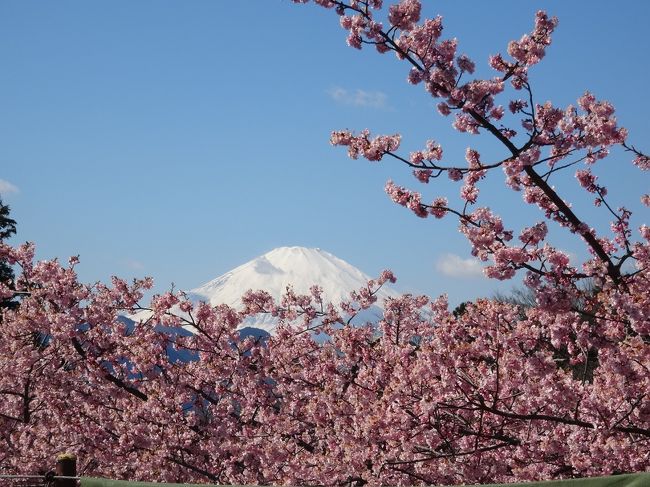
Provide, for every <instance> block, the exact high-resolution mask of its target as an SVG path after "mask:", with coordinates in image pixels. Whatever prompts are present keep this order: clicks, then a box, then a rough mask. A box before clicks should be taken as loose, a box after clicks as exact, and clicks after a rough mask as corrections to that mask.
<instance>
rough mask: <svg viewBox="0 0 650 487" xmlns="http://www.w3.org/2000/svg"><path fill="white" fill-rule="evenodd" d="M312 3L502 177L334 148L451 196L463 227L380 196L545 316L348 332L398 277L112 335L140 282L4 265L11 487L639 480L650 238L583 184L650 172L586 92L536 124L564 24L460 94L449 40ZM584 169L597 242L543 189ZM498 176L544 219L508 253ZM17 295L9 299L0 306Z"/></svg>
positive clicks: (350, 140)
mask: <svg viewBox="0 0 650 487" xmlns="http://www.w3.org/2000/svg"><path fill="white" fill-rule="evenodd" d="M295 1H296V3H308V1H307V0H295ZM314 3H316V4H318V5H320V6H321V7H325V8H329V9H332V10H334V11H335V12H336V13H337V14H338V15H339V18H340V22H341V25H342V26H343V28H345V29H346V30H347V31H348V43H349V44H350V45H351V46H352V47H355V48H361V47H363V46H364V45H372V46H374V47H375V48H376V49H377V50H378V51H379V52H380V53H390V52H392V53H394V54H396V55H397V57H398V58H399V59H401V60H403V61H404V62H405V63H406V64H407V65H408V67H409V74H408V80H409V82H410V83H412V84H420V85H423V86H424V88H425V90H426V91H427V92H428V93H430V95H431V96H432V97H434V98H436V99H437V100H438V101H439V104H438V110H439V112H440V113H441V114H442V115H443V116H453V126H454V128H455V129H456V130H459V131H461V132H467V133H470V134H478V135H482V136H484V137H486V138H492V139H494V140H495V141H496V143H497V144H499V145H500V146H501V147H502V148H503V150H504V156H503V158H502V159H501V160H497V161H487V160H485V159H484V158H483V157H482V156H481V154H479V152H478V151H477V150H476V149H473V148H469V149H468V150H467V153H466V164H463V165H454V164H445V163H444V162H443V159H444V154H443V149H442V147H441V145H440V144H438V143H436V142H434V141H429V142H427V143H426V145H425V147H424V148H423V149H422V150H419V151H415V152H413V153H411V154H409V155H402V154H401V153H400V152H399V148H400V136H399V135H388V136H385V135H380V136H375V137H372V136H371V135H370V133H369V132H368V131H365V130H364V131H361V132H359V133H356V134H355V133H352V132H350V131H336V132H333V134H332V137H331V142H332V143H333V144H334V145H341V146H345V147H347V149H348V153H349V155H350V157H352V158H355V159H356V158H358V157H360V156H361V157H364V158H366V159H368V160H370V161H379V160H381V159H383V158H385V157H390V158H394V159H397V160H399V161H401V162H402V163H403V164H405V165H406V166H408V167H410V168H411V169H412V170H413V173H414V176H415V178H416V179H417V181H419V182H420V183H424V184H427V183H430V182H431V181H435V180H436V178H440V177H443V176H444V175H446V176H448V177H449V178H450V179H451V180H452V181H458V182H459V184H460V185H461V188H460V197H459V198H460V202H459V204H458V205H455V206H454V205H452V204H450V203H449V202H448V201H447V200H446V199H445V198H441V197H437V198H436V197H434V198H432V199H431V200H425V199H424V197H423V196H422V194H421V193H420V192H416V191H412V190H409V189H407V188H404V187H400V186H397V185H396V184H394V183H392V182H389V183H388V184H387V186H386V190H387V193H388V195H389V196H390V197H391V198H392V199H393V200H394V201H395V202H396V203H398V204H400V205H403V206H405V207H407V208H409V209H410V210H412V211H413V212H414V213H415V214H416V215H417V216H419V217H422V218H424V217H428V216H429V215H432V216H434V217H435V218H444V217H455V218H456V219H458V221H459V225H460V230H461V232H462V233H463V234H464V235H465V236H466V237H467V238H468V240H469V242H470V244H471V246H472V254H473V255H474V256H476V257H477V258H479V259H481V260H482V261H484V262H486V264H487V267H486V273H487V275H488V276H489V277H492V278H496V279H509V278H511V277H513V276H514V275H515V274H516V273H523V274H524V283H525V285H526V286H527V287H528V288H529V289H530V290H531V292H532V293H533V294H534V298H535V306H532V307H526V308H524V307H521V306H518V305H516V304H512V303H506V302H498V301H496V300H486V299H483V300H477V301H476V302H474V303H469V304H466V306H465V307H464V309H463V310H462V312H457V313H452V312H451V311H450V309H449V306H448V303H447V300H446V298H445V297H444V296H442V297H439V298H437V299H433V300H431V299H429V298H427V297H423V296H411V295H405V296H403V297H401V298H399V299H392V300H389V301H387V302H386V303H385V312H384V315H383V318H382V320H381V321H380V322H379V323H378V324H376V325H371V324H368V325H366V326H360V327H354V326H351V325H350V322H351V318H352V317H353V316H354V315H355V314H356V313H358V312H359V311H360V310H362V309H365V308H367V307H368V306H370V305H371V304H372V303H373V302H374V301H375V300H376V297H375V296H376V293H377V290H378V289H379V288H380V287H381V286H382V285H384V284H385V283H386V282H388V281H393V280H394V277H393V275H392V274H391V273H390V272H388V271H386V272H384V273H383V274H382V275H381V276H380V277H379V278H378V279H377V280H375V281H371V282H369V283H368V285H367V287H366V288H364V289H361V290H359V291H358V292H356V293H353V294H352V295H351V296H350V299H349V301H348V302H345V303H342V304H341V305H340V306H333V305H331V304H327V303H326V302H324V299H323V296H322V291H321V290H320V289H318V288H317V287H314V288H312V290H311V293H310V294H309V295H304V296H303V295H297V294H296V293H295V292H293V290H292V289H290V288H289V289H287V292H286V294H285V295H284V297H283V298H282V299H281V300H280V301H279V302H275V301H274V300H273V299H272V298H271V297H270V295H269V294H267V293H265V292H264V291H255V292H253V291H250V292H248V293H247V294H246V295H245V296H244V298H243V303H244V308H243V309H239V310H235V309H232V308H229V307H228V306H225V305H222V306H217V307H210V306H209V305H207V304H205V303H200V304H193V303H192V302H190V301H189V300H188V299H187V296H185V295H184V294H183V293H178V292H177V293H173V292H170V293H167V294H164V295H161V296H156V297H155V298H154V299H153V300H152V302H151V304H150V305H149V306H148V307H147V309H149V310H150V311H151V316H150V318H148V319H147V320H142V321H140V322H139V323H137V324H135V326H131V325H130V324H128V323H127V322H126V321H125V320H124V319H123V318H122V317H121V315H120V314H121V313H124V312H132V311H136V310H140V309H142V307H141V306H140V304H138V303H139V302H140V301H141V299H142V293H143V291H144V290H146V289H147V288H149V287H150V286H151V281H150V280H146V279H145V280H141V281H135V282H133V283H131V284H128V283H126V282H124V281H123V280H120V279H118V278H114V279H113V281H112V284H111V285H110V286H109V285H104V284H95V285H92V286H89V285H84V284H81V283H79V282H78V279H77V276H76V274H75V270H74V269H75V265H76V263H77V259H76V258H73V259H71V261H70V263H69V265H68V266H63V265H61V263H59V262H57V261H49V262H37V263H34V259H33V253H34V248H33V246H31V245H23V246H20V247H15V248H14V247H11V246H8V245H5V244H2V245H0V258H1V259H2V260H5V261H7V262H9V263H10V264H12V265H14V266H16V268H17V269H19V270H20V272H19V274H18V277H17V279H16V283H15V289H17V290H20V291H21V292H22V293H23V294H22V298H21V302H20V305H19V307H18V308H17V309H14V310H4V311H3V317H2V324H3V326H2V329H0V358H1V360H0V396H1V397H2V401H0V443H2V447H0V470H2V471H6V472H22V471H34V470H38V469H39V468H41V467H43V465H47V464H48V463H51V461H52V457H53V456H54V455H55V454H56V453H58V452H59V451H61V450H68V451H73V452H76V453H77V454H78V456H79V458H80V466H81V469H82V471H83V472H84V473H85V474H92V475H104V476H110V477H119V478H135V479H150V480H179V481H196V482H215V483H237V484H286V485H288V484H301V485H302V484H306V485H307V484H308V485H365V484H372V485H380V484H382V485H411V484H460V483H486V482H509V481H515V480H533V479H551V478H570V477H583V476H596V475H606V474H614V473H623V472H639V471H644V470H647V469H648V465H650V453H649V452H650V400H649V398H648V391H650V346H649V341H650V297H649V294H648V292H647V290H648V288H649V284H650V283H649V280H650V272H649V270H648V269H649V266H650V241H649V240H650V228H648V227H647V226H645V225H644V226H641V227H640V228H639V229H633V228H632V227H631V225H630V216H631V212H630V211H629V210H628V209H626V208H614V207H612V205H611V204H610V203H609V201H608V199H607V189H606V187H605V186H604V185H603V184H602V183H601V182H600V181H599V180H598V179H597V176H596V175H595V173H594V172H593V171H594V168H595V167H596V163H597V162H598V161H600V160H601V159H603V158H605V157H607V156H608V155H609V152H610V149H612V148H613V147H617V146H618V147H622V148H623V149H624V150H625V151H627V152H628V153H629V154H630V155H631V156H632V157H631V159H633V163H634V164H635V165H636V166H638V167H639V169H641V170H647V169H648V168H649V167H650V159H649V158H648V157H647V156H646V155H644V154H643V153H642V152H640V151H639V150H638V149H636V148H635V147H634V146H633V145H631V144H630V143H629V142H628V141H627V133H626V131H625V129H624V128H622V127H619V126H618V124H617V121H616V119H615V117H614V108H613V107H612V106H611V105H610V104H609V103H608V102H606V101H600V100H597V99H596V98H595V97H594V96H593V95H591V94H590V93H586V94H584V95H583V96H582V97H580V98H579V100H578V102H577V105H576V106H569V107H556V106H554V105H552V104H551V103H550V102H545V103H543V104H540V103H538V102H536V101H535V99H534V96H533V90H532V88H531V79H530V77H529V70H530V68H532V67H533V66H534V65H535V64H537V63H538V62H540V61H541V60H542V58H543V57H544V55H545V52H546V48H547V47H548V46H549V45H550V43H551V34H552V33H553V31H554V29H555V28H556V26H557V20H556V19H555V18H552V17H549V16H548V15H547V14H546V13H544V12H539V13H538V14H537V15H536V18H535V24H534V27H533V30H532V32H531V33H530V34H527V35H524V36H523V37H521V39H519V40H518V41H512V42H511V43H510V44H509V46H508V48H507V54H505V53H504V54H499V55H496V56H493V57H492V58H490V60H489V64H490V66H491V67H492V68H493V69H494V70H495V71H496V73H497V74H496V76H495V77H494V78H491V79H468V78H469V77H470V76H471V75H472V74H473V72H474V69H475V64H474V62H473V61H472V60H471V59H470V58H469V57H467V56H465V55H458V54H457V48H456V41H455V40H445V39H443V38H442V19H441V18H435V19H425V20H422V21H421V19H420V13H421V5H420V2H419V1H417V0H402V1H400V2H398V3H396V4H393V5H391V6H390V7H389V8H388V15H387V18H386V19H385V20H384V22H383V23H382V22H381V21H379V20H377V15H378V14H379V13H380V11H381V7H382V2H381V1H380V0H367V1H361V0H349V2H343V1H335V0H314ZM504 107H506V108H504ZM506 110H508V111H509V112H510V115H508V116H506ZM510 121H513V122H512V123H510ZM506 122H508V125H506ZM575 168H578V169H577V170H576V172H575V177H576V180H577V183H578V186H579V187H580V188H582V189H583V190H584V192H585V194H586V196H587V197H589V198H591V199H593V204H594V205H595V206H596V207H598V208H600V209H601V210H602V211H603V214H605V215H607V217H606V218H609V219H610V220H611V225H610V228H611V233H609V234H598V233H597V232H596V230H595V229H594V228H592V227H591V226H590V225H589V224H588V223H587V222H586V221H584V220H583V219H582V218H580V217H579V216H578V214H577V213H576V212H575V211H574V210H573V209H572V206H571V204H570V203H569V202H567V201H565V199H564V198H563V197H562V196H561V195H559V194H558V193H557V192H556V190H555V189H554V187H553V185H552V181H553V179H554V178H556V177H557V175H558V174H559V173H561V172H563V171H564V172H566V171H569V170H572V169H575ZM498 169H501V170H503V171H504V173H505V184H506V186H507V189H508V190H512V191H517V192H520V193H521V194H522V197H523V199H524V201H525V202H526V203H528V204H530V205H532V206H533V207H537V208H539V210H540V220H539V221H537V222H531V224H530V225H529V226H527V227H526V228H523V229H521V230H519V231H518V232H517V237H516V238H515V231H514V230H511V229H509V228H508V227H507V226H506V223H504V221H503V219H502V218H501V217H499V216H498V215H497V214H495V213H494V212H493V211H492V210H490V208H488V207H481V206H478V202H479V187H478V184H479V183H480V181H481V180H482V179H483V178H484V177H485V176H486V174H487V173H488V172H489V171H496V170H498ZM481 197H483V196H481ZM427 201H429V202H427ZM642 201H643V202H644V203H645V204H646V205H647V204H649V203H650V197H649V196H648V195H644V196H642ZM549 225H555V226H558V227H560V228H563V229H565V230H566V231H568V232H571V233H573V234H575V235H576V236H577V237H578V238H580V239H582V241H583V242H584V244H585V247H586V249H587V250H588V251H589V256H590V257H589V258H588V259H587V260H586V261H585V262H583V263H582V264H581V265H573V264H571V262H570V260H569V257H568V255H567V254H566V253H565V252H563V251H561V250H560V249H558V248H556V247H554V246H552V245H551V244H550V243H549V242H548V241H547V234H548V228H549ZM585 280H588V281H589V282H590V283H591V288H590V290H589V292H585V287H584V285H583V283H584V282H585ZM14 293H15V291H14V289H10V288H8V287H7V286H5V285H1V286H0V298H6V297H10V296H13V295H14ZM260 313H265V314H266V313H268V314H272V315H274V316H277V317H278V318H279V320H280V325H279V328H278V331H277V334H276V335H274V336H273V337H271V338H270V339H268V340H267V341H261V340H259V339H255V338H253V337H242V336H240V334H239V333H238V331H237V328H238V326H239V325H240V324H242V322H243V320H244V319H246V318H247V317H250V316H254V315H257V314H260ZM188 329H190V330H192V333H187V330H188ZM323 333H324V334H326V335H327V336H328V337H329V339H328V340H326V341H325V342H323V341H322V340H319V339H318V335H319V334H323ZM179 357H180V358H182V360H181V359H179Z"/></svg>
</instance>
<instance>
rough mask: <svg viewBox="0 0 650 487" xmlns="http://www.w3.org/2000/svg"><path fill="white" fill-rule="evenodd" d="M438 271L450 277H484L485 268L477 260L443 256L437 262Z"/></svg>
mask: <svg viewBox="0 0 650 487" xmlns="http://www.w3.org/2000/svg"><path fill="white" fill-rule="evenodd" d="M436 269H437V270H438V271H439V272H441V273H442V274H444V275H445V276H448V277H456V278H467V277H482V276H483V266H482V265H481V262H479V261H478V260H476V259H472V258H469V259H463V258H462V257H460V256H458V255H456V254H443V255H441V256H440V257H438V260H437V261H436Z"/></svg>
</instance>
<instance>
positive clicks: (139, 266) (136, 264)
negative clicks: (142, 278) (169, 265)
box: [123, 259, 144, 271]
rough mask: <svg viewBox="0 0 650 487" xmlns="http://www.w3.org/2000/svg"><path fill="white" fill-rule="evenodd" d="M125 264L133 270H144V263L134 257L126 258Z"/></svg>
mask: <svg viewBox="0 0 650 487" xmlns="http://www.w3.org/2000/svg"><path fill="white" fill-rule="evenodd" d="M123 263H124V265H126V267H128V268H129V269H131V270H134V271H142V270H144V264H143V263H142V262H140V261H139V260H134V259H126V260H124V261H123Z"/></svg>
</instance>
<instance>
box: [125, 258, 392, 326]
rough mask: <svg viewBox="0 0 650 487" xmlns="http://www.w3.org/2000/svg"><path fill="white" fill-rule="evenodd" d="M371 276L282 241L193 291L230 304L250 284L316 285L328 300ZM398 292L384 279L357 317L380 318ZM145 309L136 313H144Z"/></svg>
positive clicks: (275, 290) (265, 320)
mask: <svg viewBox="0 0 650 487" xmlns="http://www.w3.org/2000/svg"><path fill="white" fill-rule="evenodd" d="M369 279H370V277H369V276H368V275H366V274H364V273H363V272H362V271H360V270H359V269H357V268H356V267H354V266H352V265H351V264H348V263H347V262H345V261H344V260H342V259H339V258H338V257H336V256H334V255H332V254H330V253H329V252H326V251H324V250H321V249H318V248H305V247H280V248H277V249H274V250H272V251H270V252H268V253H266V254H264V255H261V256H260V257H257V258H255V259H253V260H251V261H249V262H247V263H245V264H242V265H240V266H239V267H236V268H235V269H233V270H231V271H230V272H226V273H225V274H223V275H221V276H219V277H217V278H216V279H213V280H211V281H209V282H207V283H205V284H203V285H202V286H199V287H197V288H195V289H192V290H191V291H189V292H188V293H187V294H188V297H189V298H190V299H191V300H192V301H194V302H199V301H205V302H207V303H210V304H211V305H213V306H215V305H218V304H227V305H229V306H232V307H234V308H239V307H241V296H242V295H243V294H244V293H245V292H246V291H247V290H249V289H253V290H263V291H266V292H268V293H269V294H270V295H271V296H272V297H273V298H274V299H279V298H280V296H281V295H282V294H283V293H284V292H285V291H286V288H287V286H291V287H292V288H293V290H294V291H295V292H296V293H297V294H309V288H310V287H311V286H313V285H317V286H320V287H321V288H322V289H323V301H324V302H325V303H330V302H331V303H333V304H338V303H340V302H341V301H342V300H346V299H349V294H350V292H351V291H356V290H359V289H360V288H362V287H364V286H365V285H366V284H367V281H368V280H369ZM396 296H398V293H397V292H396V291H394V290H393V289H391V288H390V287H388V286H386V285H384V286H383V287H382V288H381V289H380V290H379V292H378V293H377V298H378V299H377V302H376V303H375V305H373V306H372V307H371V308H369V309H368V310H365V311H364V312H363V313H361V314H359V315H358V316H357V317H356V318H355V322H358V323H363V322H366V321H376V320H378V319H379V318H380V317H381V307H382V304H383V302H384V300H385V299H386V298H388V297H396ZM143 317H144V316H142V314H141V313H139V314H138V315H136V316H135V317H134V318H136V319H140V318H143ZM276 326H277V319H276V318H273V317H272V316H268V315H261V316H258V317H251V318H249V319H248V320H247V321H246V322H245V323H244V324H243V326H242V327H251V328H259V329H262V330H264V331H267V332H269V333H271V334H272V333H273V332H274V330H275V327H276Z"/></svg>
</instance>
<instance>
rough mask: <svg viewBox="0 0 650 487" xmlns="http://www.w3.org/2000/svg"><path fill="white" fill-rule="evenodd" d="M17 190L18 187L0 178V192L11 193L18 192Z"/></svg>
mask: <svg viewBox="0 0 650 487" xmlns="http://www.w3.org/2000/svg"><path fill="white" fill-rule="evenodd" d="M19 192H20V190H19V189H18V187H17V186H15V185H13V184H11V183H10V182H9V181H5V180H4V179H0V194H11V193H19Z"/></svg>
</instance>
